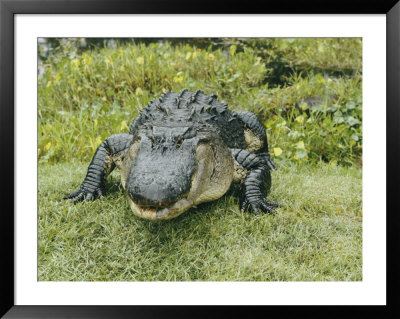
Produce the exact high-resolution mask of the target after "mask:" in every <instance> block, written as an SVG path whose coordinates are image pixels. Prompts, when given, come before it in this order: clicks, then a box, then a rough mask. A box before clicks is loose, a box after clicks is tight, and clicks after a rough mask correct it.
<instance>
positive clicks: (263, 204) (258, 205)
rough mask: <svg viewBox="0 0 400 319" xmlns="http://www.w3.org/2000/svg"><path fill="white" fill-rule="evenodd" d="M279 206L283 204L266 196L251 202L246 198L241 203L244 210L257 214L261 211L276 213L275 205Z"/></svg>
mask: <svg viewBox="0 0 400 319" xmlns="http://www.w3.org/2000/svg"><path fill="white" fill-rule="evenodd" d="M279 206H281V205H280V204H279V203H277V202H272V201H269V200H268V199H266V198H262V199H259V200H252V201H251V202H250V203H249V201H248V199H247V198H246V199H244V200H243V202H242V203H241V204H240V209H241V210H243V211H252V212H253V213H254V214H256V215H259V214H260V212H263V213H268V214H276V211H275V210H274V209H273V207H279Z"/></svg>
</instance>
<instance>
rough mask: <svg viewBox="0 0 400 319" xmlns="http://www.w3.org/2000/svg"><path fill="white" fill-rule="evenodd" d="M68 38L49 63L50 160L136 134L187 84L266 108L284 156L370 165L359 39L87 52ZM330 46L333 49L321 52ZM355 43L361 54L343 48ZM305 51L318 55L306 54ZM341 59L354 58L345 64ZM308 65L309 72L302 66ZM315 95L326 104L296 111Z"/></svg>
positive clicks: (45, 142) (45, 151)
mask: <svg viewBox="0 0 400 319" xmlns="http://www.w3.org/2000/svg"><path fill="white" fill-rule="evenodd" d="M252 41H253V42H254V43H253V42H252ZM60 43H61V46H60V47H59V48H57V50H54V52H53V53H52V54H50V55H49V56H48V58H47V59H46V60H45V61H43V62H42V63H41V65H40V70H41V75H40V76H39V78H38V93H39V99H38V101H39V104H38V123H39V127H38V129H39V134H38V135H39V140H38V157H39V161H40V162H49V163H55V162H58V161H66V160H71V159H78V160H84V161H87V160H89V159H90V158H91V157H92V155H93V153H94V151H95V149H96V147H97V146H98V145H99V144H100V143H101V142H102V141H103V140H104V139H105V138H107V137H108V136H109V135H111V134H114V133H118V132H127V131H128V127H129V124H130V123H131V121H132V120H133V119H134V118H135V117H136V116H137V115H138V112H139V111H140V110H141V109H142V108H143V107H144V106H145V105H147V103H149V101H150V100H151V99H153V98H155V97H157V96H159V95H160V94H161V93H162V92H165V91H166V90H173V91H179V90H181V89H182V88H184V87H187V88H189V89H192V90H195V89H201V90H203V91H205V92H206V93H208V94H212V93H216V94H217V95H218V97H219V98H220V99H221V100H223V101H225V102H227V103H228V104H229V106H230V108H231V109H232V110H238V109H247V110H250V111H252V112H254V113H256V114H257V115H258V116H259V117H260V118H261V120H262V121H263V122H264V123H265V124H266V125H267V128H268V135H269V141H270V145H271V149H275V151H274V152H272V153H273V155H274V156H276V157H277V158H278V159H277V160H278V162H279V161H295V162H298V161H307V162H309V163H316V162H319V161H323V162H326V163H337V164H342V165H352V164H354V163H358V164H359V163H361V155H362V130H361V129H362V128H361V122H362V112H361V109H362V94H361V88H362V81H361V74H360V73H359V71H358V68H359V64H358V63H359V62H360V59H359V57H360V54H361V51H360V50H361V49H360V48H359V47H358V46H357V45H358V44H360V43H361V42H360V40H358V39H327V40H321V39H259V40H257V39H253V40H252V39H248V40H246V41H244V40H241V41H236V42H232V41H230V42H229V45H226V46H220V47H219V48H218V49H213V47H212V46H209V47H208V48H199V47H196V46H194V45H190V44H176V45H172V44H171V43H169V42H168V41H163V42H160V43H150V44H144V43H134V42H133V43H131V42H126V43H118V42H117V45H116V47H115V48H113V47H103V48H94V49H92V50H86V51H82V50H78V49H77V48H76V47H74V45H73V44H71V43H74V42H73V41H70V42H68V41H60ZM243 43H244V44H245V45H244V44H243ZM355 44H357V45H356V46H354V45H355ZM352 45H353V46H354V47H352ZM321 46H322V47H323V48H324V50H326V52H328V51H329V52H330V53H329V54H328V53H326V55H323V54H322V53H321V52H319V51H321V50H322V49H318V48H319V47H321ZM308 47H310V48H311V49H310V50H308V49H307V48H308ZM262 48H264V49H262ZM351 48H352V51H351V54H350V53H348V54H347V55H346V54H344V53H343V52H347V51H349V50H350V49H351ZM265 50H266V51H265ZM271 50H272V51H271ZM304 50H305V51H306V52H307V50H308V51H309V52H308V53H307V54H306V55H305V54H304V52H303V51H304ZM264 51H265V52H264ZM318 52H319V53H318ZM324 52H325V51H324ZM307 56H308V60H307V61H308V63H305V62H304V61H305V60H306V57H307ZM333 56H334V57H336V58H335V59H333V58H332V57H333ZM339 56H341V57H343V58H345V59H344V60H343V61H342V64H340V63H339V60H340V58H339ZM317 57H319V58H318V59H317ZM274 59H275V60H276V59H280V60H281V61H286V62H287V63H289V62H290V61H292V62H290V63H289V64H290V65H291V67H293V69H292V71H293V72H291V73H283V74H281V75H280V77H281V78H282V79H283V82H282V83H283V84H282V85H275V84H274V83H270V81H269V79H273V78H274V77H275V76H276V74H275V72H276V70H274V69H272V68H271V67H270V62H271V61H273V60H274ZM327 59H333V60H332V61H331V64H330V67H329V68H331V69H334V68H336V69H340V68H344V67H345V65H344V64H345V63H347V64H346V65H350V64H351V63H350V62H351V61H353V65H354V72H355V73H354V74H352V75H341V76H334V75H329V74H324V73H321V71H320V69H319V66H320V65H319V64H323V63H326V60H327ZM288 61H289V62H288ZM302 61H303V62H304V63H303V62H302ZM324 61H325V62H324ZM346 61H347V62H346ZM286 62H285V63H286ZM296 63H297V64H296ZM299 65H302V71H298V72H297V71H295V70H296V67H297V66H299ZM332 95H335V96H336V97H337V98H336V100H335V101H334V102H331V101H330V100H329V96H332ZM309 97H318V98H320V99H321V101H322V103H321V104H320V105H318V106H315V107H313V108H311V109H310V110H308V111H307V112H304V111H303V110H301V108H300V109H299V108H297V107H296V104H299V103H301V101H302V100H304V99H306V98H309ZM301 142H302V143H301Z"/></svg>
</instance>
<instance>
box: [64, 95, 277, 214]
mask: <svg viewBox="0 0 400 319" xmlns="http://www.w3.org/2000/svg"><path fill="white" fill-rule="evenodd" d="M115 167H118V168H119V169H120V172H121V183H122V186H123V188H124V189H125V190H126V193H127V198H128V202H129V205H130V207H131V209H132V211H133V213H134V214H135V215H136V216H139V217H141V218H145V219H149V220H166V219H171V218H174V217H177V216H179V215H180V214H182V213H183V212H185V211H187V210H188V209H189V208H191V207H196V206H197V205H198V204H200V203H203V202H209V201H213V200H216V199H218V198H220V197H221V196H223V195H224V194H225V193H226V192H227V191H228V189H229V188H230V186H231V184H232V183H233V182H238V183H240V196H239V204H240V209H242V210H246V211H251V212H253V213H255V214H257V215H258V214H259V213H260V212H264V213H275V210H274V208H275V207H278V206H279V204H278V203H277V202H273V201H270V200H268V199H267V198H266V197H265V195H266V194H267V193H268V192H269V191H270V188H271V170H272V169H276V165H275V164H274V162H273V161H272V159H271V158H270V155H269V153H268V142H267V135H266V131H265V127H264V126H263V124H262V123H261V121H260V120H259V119H258V117H257V116H256V115H255V114H254V113H252V112H249V111H236V112H233V111H231V110H229V109H228V105H227V104H226V103H222V102H220V101H219V100H218V98H217V96H216V95H215V94H214V95H206V94H205V93H204V92H202V91H201V90H197V91H195V92H193V91H190V90H188V89H183V90H181V91H180V92H179V93H175V92H171V91H167V92H165V93H164V94H162V95H161V96H160V97H159V98H158V99H154V100H152V101H151V102H150V103H149V104H148V105H147V106H146V107H145V108H143V109H142V110H141V111H140V115H139V116H138V117H137V118H136V119H135V120H134V121H133V122H132V124H131V125H130V128H129V133H121V134H115V135H111V136H110V137H108V138H107V139H106V140H105V141H104V142H102V143H101V144H100V146H99V147H98V148H97V150H96V152H95V154H94V156H93V159H92V161H91V162H90V164H89V167H88V171H87V174H86V177H85V179H84V181H83V183H82V184H81V186H80V187H79V188H78V189H77V190H76V191H74V192H72V193H71V194H69V195H66V196H64V199H71V200H72V202H73V203H74V204H75V203H76V202H78V201H82V200H85V201H89V200H94V199H96V198H100V197H102V196H103V194H104V185H105V181H106V178H107V176H108V175H109V174H110V172H111V171H112V170H113V169H114V168H115Z"/></svg>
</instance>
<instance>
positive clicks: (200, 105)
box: [130, 89, 246, 148]
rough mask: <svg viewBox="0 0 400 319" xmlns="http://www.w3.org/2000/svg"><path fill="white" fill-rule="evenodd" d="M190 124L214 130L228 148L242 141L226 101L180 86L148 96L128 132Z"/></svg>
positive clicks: (239, 127)
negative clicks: (151, 96) (171, 90)
mask: <svg viewBox="0 0 400 319" xmlns="http://www.w3.org/2000/svg"><path fill="white" fill-rule="evenodd" d="M163 126H164V127H165V126H167V127H190V128H191V129H192V130H194V131H195V132H200V131H213V132H216V133H217V134H218V135H219V136H220V137H221V138H222V140H223V141H224V143H225V144H226V145H227V146H228V147H229V148H244V147H245V145H246V142H245V138H244V130H243V126H242V123H241V122H240V120H239V119H237V118H236V115H235V113H233V112H232V111H230V110H229V109H228V107H227V104H226V103H221V102H220V101H218V98H217V96H216V95H206V94H204V93H203V92H202V91H200V90H197V91H195V92H193V91H190V90H188V89H183V90H182V91H180V92H179V93H175V92H170V91H168V92H166V93H164V94H163V95H161V96H160V97H159V98H158V99H155V100H152V101H151V102H150V103H149V104H148V106H147V107H145V108H144V109H143V110H142V111H141V112H140V115H139V116H138V117H137V118H136V119H135V121H134V122H133V123H132V125H131V127H130V134H134V133H135V132H136V131H137V130H138V129H140V128H142V127H145V128H153V127H163Z"/></svg>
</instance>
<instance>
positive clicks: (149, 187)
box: [127, 178, 188, 207]
mask: <svg viewBox="0 0 400 319" xmlns="http://www.w3.org/2000/svg"><path fill="white" fill-rule="evenodd" d="M134 180H135V181H136V182H135V181H132V182H130V183H129V182H128V184H127V191H128V194H129V196H130V197H131V198H132V200H133V201H135V202H136V203H137V204H139V205H140V206H142V207H167V206H170V205H172V204H173V203H175V202H176V201H177V200H178V199H179V198H180V197H181V196H182V195H183V194H184V193H186V192H187V191H188V189H186V188H185V189H182V188H180V189H177V188H176V187H174V186H173V185H171V184H170V183H166V182H163V181H162V180H160V181H153V182H152V183H150V184H145V183H140V179H139V178H136V179H134Z"/></svg>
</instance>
